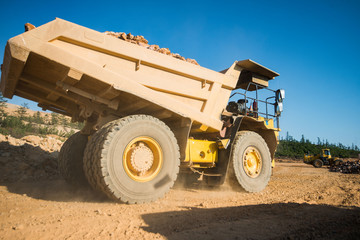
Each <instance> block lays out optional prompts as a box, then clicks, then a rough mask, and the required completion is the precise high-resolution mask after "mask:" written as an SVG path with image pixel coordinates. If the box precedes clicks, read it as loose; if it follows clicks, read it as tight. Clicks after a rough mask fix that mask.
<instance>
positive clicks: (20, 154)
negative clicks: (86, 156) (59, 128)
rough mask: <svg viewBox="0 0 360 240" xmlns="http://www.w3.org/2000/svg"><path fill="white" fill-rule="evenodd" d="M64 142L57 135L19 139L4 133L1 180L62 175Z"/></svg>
mask: <svg viewBox="0 0 360 240" xmlns="http://www.w3.org/2000/svg"><path fill="white" fill-rule="evenodd" d="M62 144H63V142H62V141H60V140H59V139H57V138H55V136H47V137H39V136H33V135H29V136H25V137H23V138H21V139H17V138H14V137H11V136H5V135H2V134H0V166H1V168H0V182H23V181H29V180H47V179H50V180H51V179H55V178H58V170H57V168H58V167H57V157H58V154H59V151H60V148H61V146H62Z"/></svg>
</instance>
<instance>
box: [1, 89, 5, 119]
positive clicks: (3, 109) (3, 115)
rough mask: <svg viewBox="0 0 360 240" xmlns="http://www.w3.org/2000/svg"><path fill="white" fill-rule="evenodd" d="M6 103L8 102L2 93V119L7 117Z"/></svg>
mask: <svg viewBox="0 0 360 240" xmlns="http://www.w3.org/2000/svg"><path fill="white" fill-rule="evenodd" d="M6 102H7V100H6V99H5V98H4V96H3V95H2V93H0V119H2V118H3V117H6V113H5V107H6Z"/></svg>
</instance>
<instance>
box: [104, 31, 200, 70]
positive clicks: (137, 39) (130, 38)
mask: <svg viewBox="0 0 360 240" xmlns="http://www.w3.org/2000/svg"><path fill="white" fill-rule="evenodd" d="M105 34H106V35H109V36H113V37H116V38H118V39H121V40H124V41H127V42H130V43H133V44H136V45H139V46H142V47H145V48H147V49H150V50H153V51H156V52H159V53H162V54H165V55H169V56H172V57H174V58H177V59H180V60H183V61H186V62H189V63H192V64H195V65H199V64H198V63H197V62H196V60H194V59H191V58H184V57H183V56H181V55H180V54H178V53H172V52H171V51H170V50H169V49H168V48H160V47H159V46H158V45H155V44H153V45H149V41H148V40H146V39H145V38H144V37H143V36H140V35H137V36H134V35H132V34H131V33H128V34H126V33H123V32H109V31H106V32H105Z"/></svg>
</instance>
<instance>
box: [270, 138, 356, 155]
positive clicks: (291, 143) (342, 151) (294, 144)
mask: <svg viewBox="0 0 360 240" xmlns="http://www.w3.org/2000/svg"><path fill="white" fill-rule="evenodd" d="M324 148H328V149H330V152H331V156H332V157H339V158H357V157H358V156H359V154H360V149H359V147H358V146H357V145H355V144H352V146H345V145H343V144H342V143H338V144H334V143H329V142H328V140H322V141H321V139H320V138H319V137H318V138H317V143H312V142H311V141H310V140H309V139H306V138H305V136H304V135H302V136H301V139H300V140H296V139H295V138H293V137H292V136H290V135H289V133H288V132H287V133H286V137H285V138H281V139H280V141H279V145H278V148H277V150H276V154H275V156H276V157H286V158H303V157H304V154H308V153H310V154H320V153H321V149H324Z"/></svg>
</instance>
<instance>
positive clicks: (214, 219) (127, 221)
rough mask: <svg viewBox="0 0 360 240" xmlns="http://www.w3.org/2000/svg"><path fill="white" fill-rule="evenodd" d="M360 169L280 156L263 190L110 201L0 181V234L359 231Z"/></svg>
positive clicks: (307, 234) (176, 191)
mask: <svg viewBox="0 0 360 240" xmlns="http://www.w3.org/2000/svg"><path fill="white" fill-rule="evenodd" d="M359 226H360V175H359V174H352V175H349V174H341V173H335V172H329V171H328V169H327V168H325V167H324V168H321V169H316V168H314V167H312V166H310V165H305V164H303V163H278V164H277V166H276V168H275V169H274V173H273V176H272V179H271V182H270V184H269V186H268V187H267V188H266V189H265V190H264V191H263V192H261V193H255V194H249V193H243V192H234V191H232V190H230V188H229V187H227V186H222V187H220V188H215V189H212V188H206V187H204V186H197V187H192V188H187V189H185V188H183V187H181V186H179V185H176V186H175V187H174V188H173V189H172V190H171V191H170V192H169V193H168V194H167V195H166V196H165V198H163V199H161V200H158V201H156V202H154V203H149V204H143V205H126V204H120V203H115V202H112V201H109V200H107V199H103V198H102V197H99V196H97V195H96V194H94V193H93V192H92V191H91V190H88V189H82V190H75V189H73V188H72V187H71V186H69V185H67V184H66V183H65V182H64V181H63V180H61V179H53V180H47V181H28V182H13V183H6V182H1V183H0V239H359V238H360V228H359Z"/></svg>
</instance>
